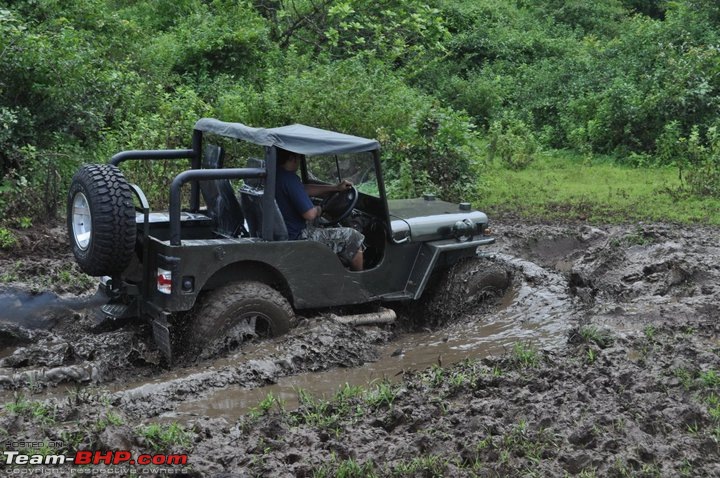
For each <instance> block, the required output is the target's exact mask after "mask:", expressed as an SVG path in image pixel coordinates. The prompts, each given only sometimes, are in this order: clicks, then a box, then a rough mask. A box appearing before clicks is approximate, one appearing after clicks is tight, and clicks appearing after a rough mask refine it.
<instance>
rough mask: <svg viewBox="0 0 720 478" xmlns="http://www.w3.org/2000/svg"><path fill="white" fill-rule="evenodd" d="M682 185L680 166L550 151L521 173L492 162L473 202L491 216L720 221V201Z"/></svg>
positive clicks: (621, 220) (688, 221)
mask: <svg viewBox="0 0 720 478" xmlns="http://www.w3.org/2000/svg"><path fill="white" fill-rule="evenodd" d="M682 187H683V184H682V182H681V180H680V178H679V175H678V171H677V169H676V168H634V167H629V166H622V165H618V164H617V163H616V162H614V161H613V160H612V159H611V158H607V157H594V158H587V157H583V156H582V155H579V154H577V153H571V152H567V151H546V152H543V153H541V154H539V155H538V158H537V159H536V160H535V161H534V162H533V163H532V164H531V165H530V166H529V167H528V168H526V169H524V170H520V171H513V170H509V169H507V168H505V167H503V166H501V165H500V164H499V162H494V163H491V164H489V166H488V167H487V169H486V170H485V172H484V177H483V186H482V190H483V192H482V194H481V197H479V198H477V199H476V201H474V203H475V206H477V207H479V208H480V209H481V210H484V211H486V212H488V213H490V214H496V215H497V214H501V213H506V212H511V213H513V214H519V215H520V216H524V217H527V218H533V219H571V220H583V221H588V222H593V223H613V222H628V221H638V220H645V221H666V222H677V223H698V222H699V223H705V224H720V215H718V214H717V211H718V210H720V199H712V198H699V197H693V196H690V195H688V194H685V193H683V192H682Z"/></svg>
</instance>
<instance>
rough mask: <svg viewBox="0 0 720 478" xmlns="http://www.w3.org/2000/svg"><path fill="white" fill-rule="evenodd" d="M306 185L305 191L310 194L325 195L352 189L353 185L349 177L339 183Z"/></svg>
mask: <svg viewBox="0 0 720 478" xmlns="http://www.w3.org/2000/svg"><path fill="white" fill-rule="evenodd" d="M304 186H305V192H306V193H308V195H309V196H323V195H325V194H328V193H335V192H339V191H345V190H346V189H350V188H351V187H352V183H351V182H350V181H348V180H347V179H343V180H342V181H340V182H339V183H337V184H305V185H304ZM303 217H305V216H303ZM306 219H307V218H306Z"/></svg>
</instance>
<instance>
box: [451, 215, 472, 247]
mask: <svg viewBox="0 0 720 478" xmlns="http://www.w3.org/2000/svg"><path fill="white" fill-rule="evenodd" d="M474 232H475V223H473V222H472V221H471V220H470V219H463V220H462V221H457V222H456V223H455V225H454V226H453V236H454V237H455V239H457V240H458V241H460V242H467V241H469V240H470V239H472V238H473V233H474Z"/></svg>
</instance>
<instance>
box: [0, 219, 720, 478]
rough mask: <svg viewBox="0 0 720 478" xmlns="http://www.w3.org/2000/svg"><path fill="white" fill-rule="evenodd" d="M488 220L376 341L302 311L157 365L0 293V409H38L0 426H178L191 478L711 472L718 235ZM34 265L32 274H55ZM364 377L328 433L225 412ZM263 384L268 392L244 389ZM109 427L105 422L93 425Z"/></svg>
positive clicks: (716, 403) (129, 347)
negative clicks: (479, 287)
mask: <svg viewBox="0 0 720 478" xmlns="http://www.w3.org/2000/svg"><path fill="white" fill-rule="evenodd" d="M494 226H495V227H494V229H495V230H496V231H498V234H499V235H498V243H497V244H496V245H495V246H493V247H492V249H490V250H488V251H487V253H488V254H487V257H485V258H482V259H479V260H478V261H473V262H468V263H463V264H460V265H458V266H457V267H455V268H454V269H453V270H451V271H449V272H448V273H447V274H446V275H444V276H442V277H440V279H439V281H438V283H437V284H435V287H434V289H433V292H432V294H429V296H428V298H427V299H426V300H425V301H424V302H423V303H422V304H420V306H419V307H412V308H402V309H401V312H402V316H401V320H400V321H399V323H398V324H397V325H396V326H395V327H388V328H379V327H358V328H353V327H348V326H345V325H341V324H339V323H336V322H334V321H333V320H332V318H330V317H309V318H306V319H305V320H301V322H300V324H299V326H298V327H297V328H295V329H293V330H292V331H291V332H290V333H289V334H288V335H286V336H284V337H282V338H279V339H277V340H274V341H270V342H265V343H261V344H252V345H249V346H247V347H244V348H243V349H242V350H240V351H238V352H235V353H234V354H232V355H230V356H227V357H224V358H221V359H218V360H214V361H205V362H200V363H192V361H191V360H186V361H185V362H184V363H182V364H181V366H179V367H176V368H174V369H172V370H170V371H168V370H165V369H163V368H162V367H160V365H159V364H160V357H159V355H158V353H157V352H156V351H155V350H154V348H153V346H152V343H151V342H150V341H149V336H150V333H149V330H148V329H147V327H144V326H142V325H133V324H127V325H124V326H122V327H117V328H114V329H109V328H107V327H98V326H97V325H96V323H95V322H94V320H93V318H92V314H91V313H90V309H91V308H92V306H93V299H92V298H91V297H90V296H89V295H88V296H86V297H84V298H81V299H78V298H72V297H69V296H67V294H66V296H65V297H64V298H63V299H59V300H58V299H56V298H55V297H54V296H50V295H40V296H29V295H23V293H18V292H17V290H15V289H7V290H5V291H4V292H2V291H0V306H1V307H0V309H2V311H3V312H0V319H3V321H2V322H0V346H2V349H1V350H0V386H2V389H3V391H2V394H3V403H5V404H8V403H11V402H14V403H17V402H18V400H25V401H33V402H34V401H39V402H42V403H45V404H49V405H48V407H49V408H51V409H52V410H53V415H52V417H53V418H52V421H51V423H50V422H49V421H48V420H44V421H43V420H38V418H37V417H36V416H32V415H29V414H28V413H17V412H12V411H10V409H9V408H8V407H7V405H6V406H5V407H4V410H3V412H2V415H1V416H0V427H2V429H4V430H6V436H7V437H12V438H14V439H16V438H26V439H33V440H34V439H43V438H47V439H52V440H63V439H64V440H65V441H66V442H67V441H68V437H70V436H72V437H77V440H76V441H77V443H74V444H73V448H74V449H81V448H83V447H84V448H90V449H126V448H127V449H134V450H146V449H148V446H149V444H148V442H147V441H146V440H145V439H143V438H142V437H140V436H138V433H137V428H136V425H137V424H140V423H151V422H156V421H168V420H179V421H181V422H183V423H185V424H186V426H187V427H188V429H189V430H190V434H191V435H192V440H191V442H190V443H182V444H176V445H175V447H176V448H177V449H180V450H185V451H189V453H190V457H191V467H189V468H188V469H186V471H185V472H184V473H186V474H191V475H192V474H195V475H198V476H202V475H216V474H218V473H221V472H229V473H237V474H238V476H244V475H247V474H249V475H273V476H282V475H285V476H313V475H322V474H323V473H325V475H326V476H332V475H335V474H337V473H339V472H342V471H347V470H344V469H343V467H349V466H350V464H352V465H356V466H357V467H358V469H362V473H361V474H364V475H368V474H371V473H374V474H376V475H389V476H390V475H395V476H397V475H400V476H416V475H422V474H425V475H427V476H433V475H436V476H437V475H445V476H508V475H510V476H525V475H528V474H530V475H532V474H536V475H537V476H564V475H566V474H570V475H576V474H581V473H582V474H584V476H680V475H682V474H685V475H686V476H720V459H719V457H720V453H719V451H718V440H719V439H720V398H718V397H720V356H719V355H718V354H719V353H720V345H719V342H718V335H717V331H718V322H717V321H718V316H719V315H720V313H719V312H718V303H720V300H719V299H720V297H719V296H720V246H718V239H720V234H719V232H720V231H719V230H718V229H717V228H702V227H692V228H679V227H676V226H671V225H662V224H640V225H629V226H608V227H590V226H585V225H562V224H560V225H554V226H548V225H532V224H510V223H505V224H495V225H494ZM51 252H52V255H55V257H47V258H42V259H41V260H39V261H35V263H36V264H38V263H39V264H45V263H48V264H50V265H48V266H47V267H53V266H52V263H53V261H58V262H62V261H67V260H69V257H67V256H66V255H65V256H62V254H65V253H63V252H59V251H58V250H56V249H53V250H51ZM58 257H60V258H59V259H58ZM9 263H10V262H9V260H8V261H3V260H0V269H2V268H7V267H9V266H8V264H9ZM488 263H492V264H495V265H496V266H499V267H502V268H503V269H504V270H506V271H508V273H509V275H510V277H511V286H510V288H509V289H508V290H507V292H506V293H505V294H504V295H502V296H500V297H480V296H478V295H477V294H475V293H474V290H475V289H474V288H473V286H474V280H475V278H476V277H477V274H478V271H479V270H480V268H482V267H483V265H485V264H488ZM14 267H15V268H17V266H14ZM40 273H42V269H41V271H40ZM10 285H11V286H12V285H13V284H10ZM15 285H17V284H15ZM20 286H21V287H22V285H20ZM58 292H61V291H58ZM34 307H37V310H39V311H42V312H41V313H34V312H33V313H31V312H32V311H34V310H35V309H33V308H34ZM439 364H441V365H442V366H443V367H445V368H444V369H443V368H440V367H438V366H437V365H439ZM453 364H456V365H453ZM440 371H442V373H441V372H440ZM383 379H388V380H390V381H391V382H392V383H393V385H392V390H393V395H392V400H391V401H390V402H387V401H386V402H385V403H376V401H370V400H368V396H365V399H363V398H362V397H360V396H353V397H350V398H348V400H349V401H350V402H351V404H352V406H353V407H354V410H355V411H356V412H355V413H352V414H351V413H347V414H344V410H345V408H344V407H343V406H340V405H339V404H338V402H337V401H335V402H332V401H331V404H330V405H329V410H330V411H328V408H327V407H326V408H325V409H324V410H325V412H326V413H327V414H328V415H329V416H331V417H332V420H331V421H330V424H328V422H327V421H325V422H322V423H318V422H315V421H311V420H309V419H308V418H307V417H308V416H311V415H312V414H311V413H310V411H313V413H314V412H317V410H316V409H314V408H313V406H316V405H317V404H315V405H313V404H311V403H307V402H305V403H303V404H302V405H301V406H300V408H299V409H298V410H297V411H289V410H286V411H281V410H280V409H279V408H278V407H273V408H272V409H270V410H268V411H267V412H266V413H265V412H264V413H257V410H258V409H257V408H256V409H255V413H254V414H252V415H246V414H244V412H245V411H246V410H244V409H243V407H247V406H248V405H249V406H253V405H252V402H253V400H256V399H258V398H259V399H260V400H261V399H262V398H263V397H265V395H266V392H265V390H270V391H273V390H275V396H282V394H283V393H287V391H288V390H291V391H292V387H293V386H294V385H295V384H298V383H299V384H305V385H307V384H312V383H320V384H324V385H322V386H321V387H320V388H318V389H316V390H313V391H314V392H315V393H320V392H325V393H326V395H327V396H332V395H333V394H334V393H335V391H337V390H338V387H339V386H341V385H342V384H343V383H349V384H350V385H364V387H366V388H370V389H373V387H377V386H378V384H379V383H385V382H382V380H383ZM278 382H280V383H279V384H278ZM269 384H276V387H277V386H278V385H282V386H283V387H284V388H280V389H278V388H271V389H267V388H258V387H263V386H267V385H269ZM323 387H325V388H323ZM250 389H257V390H259V391H257V392H255V394H254V395H246V392H245V390H250ZM247 393H252V392H247ZM248 396H250V397H252V399H251V400H249V401H248V398H247V397H248ZM237 397H242V398H237ZM341 402H342V401H341ZM218 403H225V404H226V405H225V406H224V407H223V406H220V407H219V408H218V407H217V404H218ZM342 403H344V402H342ZM255 404H257V401H255ZM293 405H294V404H293ZM211 408H213V411H212V412H210V409H211ZM288 408H290V407H288ZM360 409H361V410H362V413H360V412H358V410H360ZM109 414H113V415H117V416H118V417H120V419H119V420H114V422H120V423H114V424H107V423H105V426H104V427H98V426H97V423H98V422H101V421H102V420H103V418H104V417H107V415H109ZM258 415H259V416H258ZM0 431H1V430H0ZM68 451H73V450H70V449H68ZM362 467H364V468H362ZM58 471H59V470H58ZM65 472H67V473H70V471H65ZM351 476H352V475H351ZM358 476H360V475H358Z"/></svg>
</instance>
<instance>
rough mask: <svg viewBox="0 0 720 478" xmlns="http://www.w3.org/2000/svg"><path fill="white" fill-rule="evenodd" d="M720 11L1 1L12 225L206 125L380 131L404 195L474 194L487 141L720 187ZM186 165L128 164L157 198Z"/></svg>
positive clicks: (335, 1)
mask: <svg viewBox="0 0 720 478" xmlns="http://www.w3.org/2000/svg"><path fill="white" fill-rule="evenodd" d="M719 44H720V7H719V6H718V5H717V4H716V2H700V1H696V0H678V1H673V2H667V1H664V0H642V1H641V0H599V1H593V0H568V1H560V0H541V1H529V0H519V1H516V2H495V1H493V0H474V1H469V0H445V1H442V2H440V1H438V0H432V1H430V2H422V1H420V0H381V1H379V2H376V1H369V0H275V1H272V2H265V1H263V2H260V1H253V2H236V1H231V0H177V1H170V0H158V1H156V2H130V1H124V0H123V1H110V0H77V1H73V2H59V1H48V2H38V1H36V0H18V1H13V2H7V1H2V2H0V59H2V61H3V69H2V70H1V71H0V215H2V217H5V218H7V219H10V220H12V219H13V218H15V217H26V218H28V220H30V221H35V220H37V219H41V218H47V217H55V216H56V215H57V213H58V212H59V211H61V210H62V209H63V207H62V201H63V200H64V195H65V191H66V190H67V186H68V183H69V181H70V178H71V177H72V174H73V172H74V171H75V170H76V168H77V166H78V165H79V164H81V163H83V162H105V161H106V160H107V159H108V158H109V157H110V156H111V155H112V154H115V153H116V152H118V151H120V150H123V149H141V148H177V147H181V148H185V147H188V146H189V142H190V129H191V127H192V124H193V123H194V121H195V120H197V119H198V118H199V117H202V116H216V117H219V118H221V119H224V120H229V121H241V122H243V123H246V124H251V125H254V126H277V125H281V124H287V123H293V122H302V123H307V124H311V125H313V126H318V127H325V128H330V129H334V130H338V131H342V132H347V133H351V134H357V135H361V136H367V137H378V138H380V140H381V142H382V145H383V148H384V161H385V167H386V169H387V174H388V178H387V179H388V181H387V185H388V190H389V191H390V192H391V193H392V194H393V195H394V196H395V197H407V196H414V195H418V194H420V193H423V192H427V191H433V192H437V193H438V194H440V195H442V196H443V197H444V198H447V199H458V198H461V197H465V196H468V199H470V198H472V197H477V189H476V187H477V186H478V185H479V186H480V187H484V186H483V184H482V183H481V182H479V181H478V180H477V176H478V175H480V174H481V173H482V174H485V173H486V172H487V171H486V170H485V169H480V164H481V161H477V160H476V159H477V158H478V157H482V156H484V154H483V153H482V152H481V150H479V149H478V148H476V147H475V145H476V144H478V143H479V141H478V140H482V141H487V143H488V144H489V146H490V147H489V150H488V152H489V154H490V155H491V156H493V157H497V158H500V162H501V163H503V164H504V166H505V168H509V169H517V170H522V169H523V168H528V169H529V168H531V167H532V165H533V164H534V163H535V162H536V161H538V157H539V155H540V153H539V151H541V150H546V149H548V148H561V149H571V150H573V151H576V152H579V153H581V154H583V155H587V156H588V157H591V156H595V155H598V154H607V155H610V156H612V158H613V159H614V160H615V161H617V162H619V163H623V164H628V165H632V166H642V167H648V166H674V167H677V168H680V172H681V175H682V178H683V185H682V188H678V189H676V190H675V194H678V195H682V194H684V195H687V196H689V197H694V198H703V197H708V198H713V197H715V198H717V197H718V194H720V193H719V192H718V190H719V189H720V172H719V169H720V166H718V161H720V160H719V159H718V149H719V148H720V147H719V146H718V143H719V140H718V133H717V131H718V129H717V128H718V127H720V123H718V117H717V111H718V107H720V75H718V72H719V71H720V49H719V48H718V47H717V45H719ZM183 167H185V165H184V164H179V163H171V162H155V163H154V164H150V163H147V164H138V163H135V164H128V165H127V166H123V168H124V170H125V171H126V172H127V174H128V176H130V178H131V180H133V181H138V180H140V183H141V185H142V186H143V188H144V189H146V193H147V194H148V196H149V197H150V198H151V200H153V201H154V202H157V203H159V202H160V201H163V202H164V201H165V197H166V195H167V191H166V186H167V179H166V178H167V177H168V176H172V175H173V174H175V173H176V172H177V171H179V170H180V169H181V168H183Z"/></svg>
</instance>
